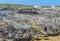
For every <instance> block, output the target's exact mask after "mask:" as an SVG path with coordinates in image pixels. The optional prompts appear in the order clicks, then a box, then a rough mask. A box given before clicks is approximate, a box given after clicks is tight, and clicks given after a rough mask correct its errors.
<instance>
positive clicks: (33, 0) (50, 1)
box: [0, 0, 60, 6]
mask: <svg viewBox="0 0 60 41" xmlns="http://www.w3.org/2000/svg"><path fill="white" fill-rule="evenodd" d="M0 3H9V4H23V5H40V6H52V5H56V6H60V0H0Z"/></svg>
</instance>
